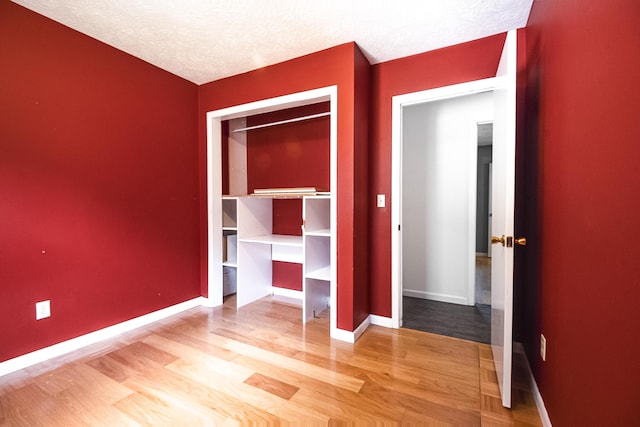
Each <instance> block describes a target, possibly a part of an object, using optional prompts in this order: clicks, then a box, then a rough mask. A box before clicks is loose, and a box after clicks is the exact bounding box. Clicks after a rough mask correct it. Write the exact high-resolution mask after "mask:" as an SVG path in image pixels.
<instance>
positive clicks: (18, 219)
mask: <svg viewBox="0 0 640 427" xmlns="http://www.w3.org/2000/svg"><path fill="white" fill-rule="evenodd" d="M0 57H1V58H2V66H1V67H0V99H1V100H2V102H0V117H1V119H0V120H2V125H1V126H0V200H2V202H1V205H2V207H1V208H0V242H1V243H0V266H1V267H0V325H2V327H0V361H4V360H7V359H10V358H12V357H15V356H18V355H21V354H24V353H27V352H30V351H33V350H36V349H39V348H42V347H46V346H48V345H51V344H55V343H57V342H60V341H63V340H67V339H70V338H73V337H76V336H79V335H82V334H86V333H88V332H91V331H93V330H96V329H99V328H103V327H106V326H109V325H113V324H116V323H119V322H122V321H124V320H127V319H131V318H133V317H136V316H140V315H143V314H146V313H149V312H151V311H154V310H157V309H160V308H164V307H167V306H170V305H173V304H176V303H179V302H182V301H185V300H188V299H190V298H195V297H197V296H199V295H200V287H199V280H200V277H199V274H200V272H199V233H200V230H199V223H198V209H199V203H200V202H199V200H198V197H199V194H198V176H197V167H198V163H197V156H198V149H197V122H196V117H197V87H196V86H195V85H194V84H192V83H189V82H187V81H185V80H182V79H180V78H178V77H176V76H174V75H171V74H169V73H167V72H165V71H161V70H160V69H158V68H155V67H153V66H151V65H149V64H147V63H145V62H143V61H141V60H139V59H136V58H133V57H132V56H129V55H127V54H124V53H122V52H120V51H117V50H116V49H113V48H111V47H109V46H107V45H105V44H102V43H100V42H98V41H96V40H94V39H91V38H89V37H87V36H84V35H82V34H80V33H77V32H75V31H73V30H70V29H68V28H66V27H64V26H62V25H60V24H57V23H55V22H53V21H51V20H49V19H46V18H44V17H42V16H40V15H37V14H35V13H33V12H30V11H28V10H27V9H24V8H22V7H21V6H18V5H16V4H14V3H11V2H7V1H3V2H0ZM44 299H50V300H51V311H52V316H51V318H48V319H44V320H41V321H36V320H35V303H36V302H37V301H40V300H44Z"/></svg>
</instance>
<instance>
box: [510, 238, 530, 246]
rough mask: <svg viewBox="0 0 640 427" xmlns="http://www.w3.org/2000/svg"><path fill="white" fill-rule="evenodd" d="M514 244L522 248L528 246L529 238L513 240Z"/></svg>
mask: <svg viewBox="0 0 640 427" xmlns="http://www.w3.org/2000/svg"><path fill="white" fill-rule="evenodd" d="M513 241H514V243H515V244H516V245H520V246H527V238H526V237H518V238H516V239H513Z"/></svg>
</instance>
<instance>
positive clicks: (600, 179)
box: [527, 0, 640, 426]
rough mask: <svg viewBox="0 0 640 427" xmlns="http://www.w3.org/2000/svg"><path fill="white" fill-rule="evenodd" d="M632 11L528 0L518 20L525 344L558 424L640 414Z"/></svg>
mask: <svg viewBox="0 0 640 427" xmlns="http://www.w3.org/2000/svg"><path fill="white" fill-rule="evenodd" d="M638 23H640V5H639V4H638V3H637V2H633V1H625V0H614V1H595V2H587V3H585V2H582V1H576V0H573V1H569V0H567V1H562V2H548V1H537V2H535V3H534V5H533V9H532V12H531V16H530V19H529V25H528V27H527V48H528V64H529V66H528V69H529V74H528V76H527V77H528V82H527V85H528V90H527V117H528V122H527V133H528V134H530V135H532V137H531V138H530V140H528V141H527V142H528V143H529V144H531V145H532V146H533V147H532V148H530V151H531V152H532V156H531V161H532V162H534V163H533V165H531V169H535V168H538V169H539V172H538V174H537V176H536V177H535V179H534V180H532V181H531V182H530V183H529V185H530V186H531V192H530V194H531V196H532V197H534V198H536V199H537V202H538V203H537V206H536V209H535V210H536V211H537V212H536V216H537V217H538V218H537V219H536V218H530V219H529V223H530V225H531V227H532V228H533V229H534V230H535V231H536V232H537V233H536V234H535V235H532V236H530V240H533V242H534V244H535V246H533V247H532V249H533V248H535V251H534V252H533V253H532V254H531V255H532V256H531V258H533V261H532V262H534V263H536V264H537V265H536V267H537V269H538V270H539V273H538V274H537V276H535V277H534V279H535V282H534V283H532V287H537V288H538V289H539V292H538V293H537V294H536V295H534V296H537V298H538V299H539V303H538V305H539V309H538V310H537V311H536V312H535V313H533V314H534V315H533V316H532V317H531V318H530V322H531V328H533V329H534V334H533V336H532V337H531V338H530V341H529V342H528V348H529V359H530V361H531V363H532V365H533V368H534V371H535V376H536V380H537V383H538V386H539V388H540V391H541V393H542V397H543V398H544V402H545V405H546V407H547V410H548V412H549V416H550V418H551V422H552V423H553V425H555V426H565V425H567V426H568V425H572V426H573V425H616V426H622V425H638V424H639V423H640V414H639V413H638V408H637V404H638V402H640V391H639V389H638V384H640V368H639V367H638V350H639V347H640V344H638V343H639V342H640V317H638V306H639V305H638V301H640V286H638V285H639V283H640V281H639V279H638V265H639V262H638V258H639V255H640V250H639V249H638V242H639V241H640V228H639V227H638V214H639V213H640V168H638V159H640V143H639V142H640V125H639V124H638V117H639V116H640V84H639V80H638V79H639V78H640V54H639V53H640V31H638ZM540 332H542V333H544V335H545V336H546V338H547V360H546V362H542V361H541V359H540V358H539V356H538V344H537V343H538V342H539V341H538V340H539V335H538V334H539V333H540Z"/></svg>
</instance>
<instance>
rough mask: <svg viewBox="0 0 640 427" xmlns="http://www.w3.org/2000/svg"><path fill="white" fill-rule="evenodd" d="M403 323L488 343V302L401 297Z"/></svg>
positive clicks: (489, 308)
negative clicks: (473, 303)
mask: <svg viewBox="0 0 640 427" xmlns="http://www.w3.org/2000/svg"><path fill="white" fill-rule="evenodd" d="M402 302H403V320H402V323H403V324H402V326H403V327H404V328H408V329H415V330H418V331H424V332H432V333H434V334H439V335H446V336H449V337H455V338H462V339H465V340H470V341H476V342H481V343H485V344H489V343H490V342H491V306H489V305H484V304H477V305H475V306H466V305H459V304H449V303H446V302H439V301H431V300H426V299H421V298H412V297H403V298H402Z"/></svg>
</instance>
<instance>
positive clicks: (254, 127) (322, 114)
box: [232, 111, 331, 133]
mask: <svg viewBox="0 0 640 427" xmlns="http://www.w3.org/2000/svg"><path fill="white" fill-rule="evenodd" d="M330 115H331V112H330V111H327V112H326V113H318V114H311V115H308V116H302V117H295V118H293V119H287V120H280V121H278V122H271V123H264V124H261V125H255V126H247V127H244V128H238V129H234V130H233V131H232V132H233V133H235V132H244V131H248V130H254V129H262V128H266V127H271V126H277V125H284V124H287V123H295V122H301V121H303V120H310V119H317V118H320V117H327V116H330Z"/></svg>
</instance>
